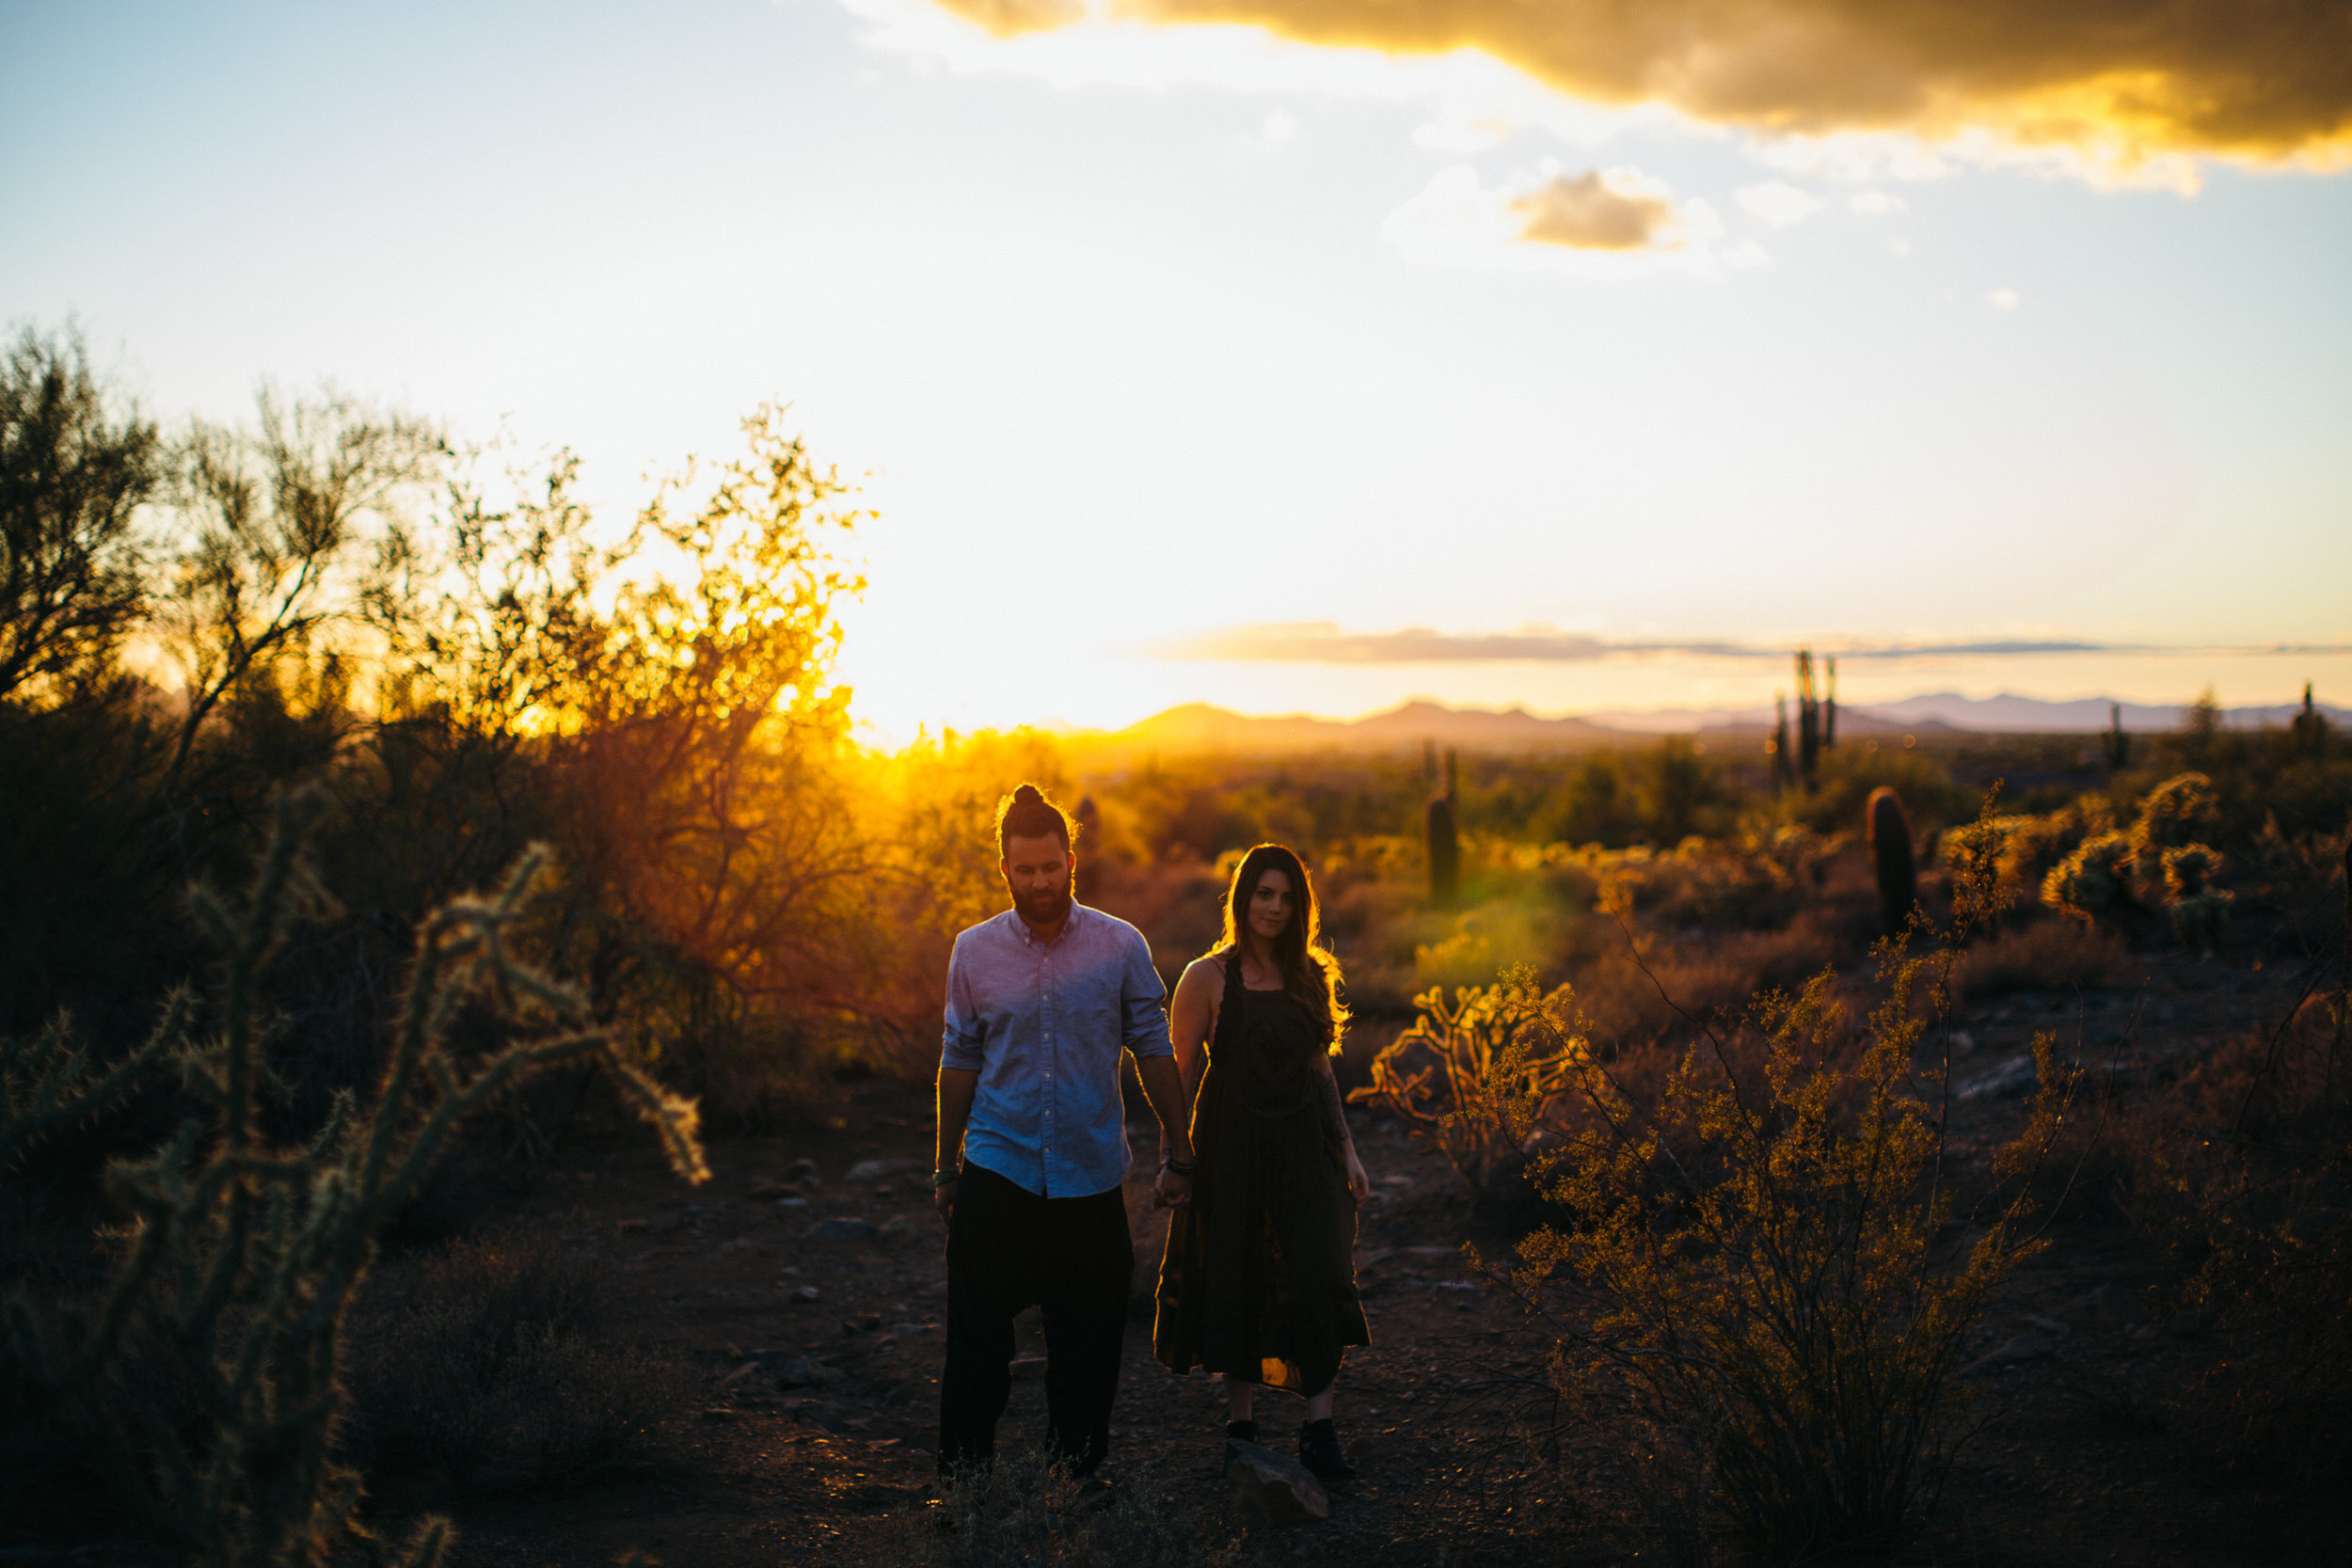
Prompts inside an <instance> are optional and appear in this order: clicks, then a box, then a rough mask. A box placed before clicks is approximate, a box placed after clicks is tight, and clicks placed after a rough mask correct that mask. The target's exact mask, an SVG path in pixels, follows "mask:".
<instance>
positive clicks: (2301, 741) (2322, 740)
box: [2291, 681, 2328, 757]
mask: <svg viewBox="0 0 2352 1568" xmlns="http://www.w3.org/2000/svg"><path fill="white" fill-rule="evenodd" d="M2291 728H2292V730H2293V733H2294V736H2295V749H2296V751H2297V752H2301V753H2302V754H2303V755H2305V756H2307V757H2315V756H2320V755H2323V754H2324V753H2325V752H2327V750H2328V716H2327V715H2326V714H2324V713H2322V712H2320V711H2319V709H2318V708H2317V707H2316V706H2315V705H2313V704H2312V683H2311V682H2309V681H2305V682H2304V683H2303V711H2302V712H2300V713H2298V714H2296V716H2295V722H2294V724H2293V725H2292V726H2291Z"/></svg>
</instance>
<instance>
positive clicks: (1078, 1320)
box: [932, 784, 1192, 1476]
mask: <svg viewBox="0 0 2352 1568" xmlns="http://www.w3.org/2000/svg"><path fill="white" fill-rule="evenodd" d="M996 844H997V852H998V854H999V856H1000V859H999V862H998V870H999V871H1001V872H1002V873H1003V875H1004V879H1005V886H1006V889H1007V891H1008V892H1009V893H1010V894H1011V895H1012V908H1011V909H1009V910H1008V911H1005V912H1004V913H1002V914H1000V915H997V916H996V917H995V918H993V919H992V920H984V921H982V922H981V923H980V924H979V925H977V926H975V927H972V928H971V929H969V930H967V931H965V932H964V933H963V934H962V935H961V936H959V937H958V938H956V946H955V953H954V956H953V957H952V958H949V959H948V962H947V1008H946V1038H945V1040H944V1042H943V1044H942V1047H941V1051H940V1060H939V1156H938V1160H937V1162H936V1164H937V1167H938V1168H937V1169H936V1170H935V1171H934V1173H933V1175H932V1183H933V1185H934V1186H935V1187H936V1188H937V1190H938V1199H939V1212H940V1213H941V1215H942V1216H944V1217H945V1218H946V1221H947V1364H946V1369H945V1370H943V1371H942V1373H941V1375H940V1380H939V1468H940V1472H941V1473H942V1474H943V1475H945V1474H946V1473H948V1472H950V1471H951V1470H954V1469H956V1468H957V1467H959V1466H961V1465H976V1464H981V1463H985V1462H986V1461H987V1460H988V1458H989V1457H990V1455H991V1454H992V1453H993V1452H994V1450H995V1444H996V1421H997V1418H998V1417H1000V1416H1002V1415H1003V1414H1004V1411H1005V1399H1006V1396H1007V1395H1008V1394H1009V1392H1010V1390H1011V1386H1012V1370H1011V1362H1012V1353H1013V1331H1012V1320H1013V1316H1014V1314H1016V1313H1018V1312H1020V1311H1021V1310H1022V1309H1023V1308H1025V1307H1029V1306H1031V1305H1032V1304H1038V1303H1041V1304H1043V1306H1044V1308H1045V1409H1046V1418H1047V1426H1048V1431H1047V1441H1048V1442H1049V1443H1050V1444H1051V1445H1052V1447H1053V1449H1054V1452H1055V1454H1056V1456H1057V1458H1058V1459H1059V1460H1060V1461H1061V1462H1062V1463H1064V1464H1066V1465H1069V1467H1070V1469H1071V1470H1072V1472H1073V1473H1074V1474H1077V1475H1081V1476H1085V1475H1091V1474H1092V1473H1093V1471H1094V1468H1095V1466H1096V1465H1100V1464H1101V1463H1102V1461H1103V1453H1104V1449H1105V1448H1107V1447H1108V1445H1109V1442H1110V1418H1111V1401H1112V1398H1113V1396H1114V1395H1115V1394H1116V1393H1117V1392H1118V1388H1119V1357H1120V1340H1121V1338H1122V1337H1123V1335H1124V1333H1125V1329H1126V1323H1127V1285H1128V1278H1129V1275H1131V1274H1132V1273H1133V1272H1134V1269H1135V1252H1134V1248H1133V1245H1132V1243H1130V1242H1129V1240H1128V1235H1127V1206H1126V1202H1125V1200H1124V1198H1123V1197H1122V1196H1121V1193H1120V1183H1121V1182H1122V1181H1123V1180H1125V1178H1126V1175H1127V1164H1128V1160H1129V1154H1128V1149H1127V1120H1126V1116H1125V1112H1124V1105H1123V1103H1122V1100H1121V1096H1120V1074H1119V1053H1120V1051H1121V1050H1122V1049H1124V1050H1125V1051H1127V1052H1129V1053H1132V1054H1133V1055H1134V1057H1135V1058H1136V1073H1137V1075H1138V1076H1139V1077H1140V1078H1141V1079H1142V1081H1143V1090H1144V1093H1145V1095H1146V1096H1147V1097H1148V1098H1149V1099H1150V1100H1151V1102H1152V1110H1153V1112H1155V1113H1156V1114H1157V1115H1158V1117H1159V1121H1160V1148H1161V1155H1162V1158H1161V1163H1160V1174H1159V1179H1158V1182H1157V1186H1156V1201H1158V1202H1159V1203H1161V1204H1163V1205H1169V1204H1176V1203H1182V1202H1184V1199H1185V1197H1186V1196H1187V1194H1188V1192H1189V1190H1190V1178H1191V1174H1192V1141H1191V1139H1190V1137H1189V1136H1188V1135H1187V1134H1186V1132H1185V1129H1184V1087H1183V1085H1182V1083H1181V1082H1180V1081H1179V1079H1178V1078H1177V1075H1176V1057H1175V1052H1174V1049H1173V1047H1171V1046H1170V1044H1169V1043H1168V1016H1167V1013H1166V1011H1165V1010H1164V1008H1163V1005H1162V1004H1163V1000H1164V998H1165V997H1166V994H1167V990H1166V988H1165V987H1163V986H1162V985H1161V983H1160V977H1159V974H1157V973H1156V972H1155V971H1154V970H1153V969H1152V950H1151V948H1150V946H1149V945H1148V944H1147V943H1146V942H1144V940H1143V933H1142V932H1140V931H1138V930H1136V928H1135V927H1133V926H1130V925H1128V924H1127V923H1126V922H1125V921H1123V920H1119V919H1115V918H1114V917H1112V916H1110V915H1107V914H1104V913H1103V912H1102V911H1100V910H1090V909H1088V908H1086V907H1085V906H1084V905H1081V904H1079V903H1077V902H1075V901H1074V900H1073V898H1072V896H1071V886H1072V873H1073V870H1074V869H1075V866H1076V863H1077V861H1076V855H1075V852H1074V849H1073V845H1072V843H1071V832H1070V819H1069V817H1068V816H1065V815H1063V813H1062V810H1061V808H1060V807H1059V806H1057V805H1055V804H1054V803H1053V802H1052V801H1050V800H1046V799H1045V797H1044V796H1043V795H1041V794H1040V793H1039V792H1038V790H1037V788H1036V787H1035V786H1034V785H1031V784H1023V785H1022V786H1021V787H1020V788H1019V789H1017V790H1015V791H1014V792H1013V793H1012V794H1011V795H1010V796H1009V797H1007V798H1006V800H1005V801H1004V802H1003V804H1001V805H1000V806H999V807H998V808H997V813H996Z"/></svg>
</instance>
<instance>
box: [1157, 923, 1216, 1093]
mask: <svg viewBox="0 0 2352 1568" xmlns="http://www.w3.org/2000/svg"><path fill="white" fill-rule="evenodd" d="M1224 993H1225V972H1224V970H1223V969H1222V968H1220V967H1219V966H1218V964H1217V961H1216V959H1215V958H1195V959H1193V960H1192V962H1191V963H1189V964H1187V965H1185V966H1184V976H1183V978H1181V979H1179V980H1178V981H1177V982H1176V995H1175V998H1174V1000H1173V1001H1172V1002H1171V1003H1170V1004H1169V1006H1168V1038H1169V1040H1171V1041H1172V1042H1173V1043H1174V1044H1175V1047H1176V1069H1177V1070H1178V1071H1180V1072H1182V1073H1183V1074H1184V1103H1185V1104H1186V1105H1187V1106H1189V1105H1191V1103H1192V1101H1193V1099H1194V1097H1196V1096H1197V1095H1199V1094H1200V1069H1201V1066H1202V1057H1203V1055H1204V1053H1205V1050H1206V1047H1207V1046H1208V1043H1209V1037H1210V1036H1211V1035H1212V1034H1213V1033H1214V1032H1215V1031H1216V1005H1217V1001H1218V999H1219V998H1220V997H1222V996H1223V995H1224Z"/></svg>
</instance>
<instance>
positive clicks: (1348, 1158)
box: [1315, 1053, 1372, 1203]
mask: <svg viewBox="0 0 2352 1568" xmlns="http://www.w3.org/2000/svg"><path fill="white" fill-rule="evenodd" d="M1315 1092H1316V1097H1317V1099H1318V1101H1319V1102H1320V1103H1321V1105H1322V1109H1323V1126H1324V1130H1325V1132H1327V1133H1328V1134H1329V1135H1330V1138H1331V1141H1332V1143H1333V1144H1334V1145H1335V1146H1337V1148H1339V1150H1340V1158H1341V1164H1342V1165H1343V1167H1344V1169H1345V1170H1346V1172H1347V1190H1348V1192H1349V1193H1351V1194H1352V1195H1354V1196H1355V1199H1356V1201H1357V1202H1359V1203H1361V1202H1363V1200H1364V1199H1365V1198H1367V1197H1370V1196H1372V1178H1371V1177H1369V1176H1367V1175H1366V1174H1364V1163H1363V1161H1362V1160H1360V1159H1359V1158H1358V1157H1357V1154H1356V1135H1355V1133H1354V1132H1350V1131H1349V1130H1348V1126H1347V1111H1346V1109H1345V1106H1344V1104H1343V1101H1341V1099H1340V1075H1339V1074H1338V1073H1336V1072H1334V1071H1333V1070H1332V1069H1331V1057H1330V1055H1329V1053H1323V1054H1321V1055H1318V1056H1316V1057H1315Z"/></svg>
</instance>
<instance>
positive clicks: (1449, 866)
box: [1422, 746, 1462, 909]
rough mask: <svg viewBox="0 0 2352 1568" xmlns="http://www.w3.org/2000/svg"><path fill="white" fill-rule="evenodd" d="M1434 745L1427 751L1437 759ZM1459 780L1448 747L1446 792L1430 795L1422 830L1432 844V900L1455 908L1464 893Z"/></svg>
mask: <svg viewBox="0 0 2352 1568" xmlns="http://www.w3.org/2000/svg"><path fill="white" fill-rule="evenodd" d="M1435 751H1436V749H1435V748H1434V747H1433V748H1431V750H1430V752H1429V753H1428V755H1429V757H1430V759H1431V760H1432V761H1434V759H1435ZM1457 779H1458V774H1457V773H1456V770H1455V766H1454V749H1453V748H1452V747H1450V746H1449V747H1448V748H1446V753H1445V793H1444V794H1442V795H1435V794H1433V795H1431V796H1430V797H1429V804H1428V806H1427V807H1426V808H1425V809H1424V810H1423V811H1422V836H1423V838H1424V839H1425V840H1426V841H1427V844H1428V847H1429V901H1430V902H1431V903H1433V904H1436V905H1438V907H1439V908H1441V909H1452V908H1453V907H1454V905H1455V904H1456V903H1458V902H1459V901H1460V900H1461V896H1462V842H1461V837H1460V834H1459V832H1457V831H1456V830H1457V827H1458V824H1457V822H1456V820H1455V815H1454V814H1455V810H1456V807H1455V804H1454V787H1455V784H1456V782H1457Z"/></svg>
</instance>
